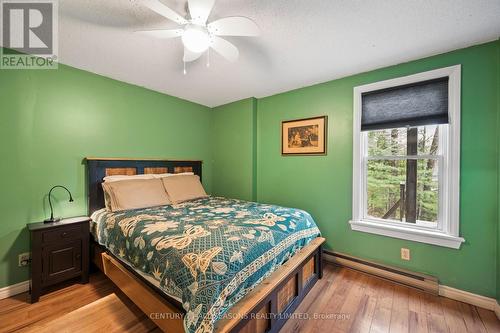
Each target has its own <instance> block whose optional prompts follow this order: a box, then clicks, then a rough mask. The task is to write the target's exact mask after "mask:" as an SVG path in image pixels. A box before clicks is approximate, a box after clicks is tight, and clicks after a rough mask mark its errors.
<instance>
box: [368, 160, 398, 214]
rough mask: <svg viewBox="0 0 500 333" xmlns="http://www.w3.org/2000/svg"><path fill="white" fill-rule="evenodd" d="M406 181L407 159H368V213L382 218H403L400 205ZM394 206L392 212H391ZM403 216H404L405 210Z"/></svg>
mask: <svg viewBox="0 0 500 333" xmlns="http://www.w3.org/2000/svg"><path fill="white" fill-rule="evenodd" d="M405 182H406V160H370V161H368V181H367V192H368V197H367V199H368V205H367V210H368V215H369V216H372V217H377V218H381V219H391V220H401V218H402V216H401V211H400V209H399V208H397V207H396V206H398V203H400V202H399V199H400V197H401V190H403V191H404V186H405ZM391 208H392V213H390V211H391ZM402 213H403V218H404V211H403V212H402Z"/></svg>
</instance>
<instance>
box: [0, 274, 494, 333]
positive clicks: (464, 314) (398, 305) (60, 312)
mask: <svg viewBox="0 0 500 333" xmlns="http://www.w3.org/2000/svg"><path fill="white" fill-rule="evenodd" d="M27 300H28V295H27V294H26V293H24V294H20V295H17V296H15V297H12V298H8V299H4V300H0V332H47V333H48V332H71V333H78V332H104V331H105V332H106V333H111V332H134V333H141V332H159V330H158V329H157V328H156V327H155V325H154V324H153V323H152V322H151V321H150V320H149V319H148V318H147V316H146V315H144V314H143V313H142V312H141V311H140V310H139V309H138V308H137V307H136V306H135V305H134V304H133V303H131V302H130V301H129V300H128V299H127V298H126V297H125V296H124V295H123V294H122V293H121V292H120V291H119V290H117V288H116V287H115V286H114V285H113V283H112V282H111V281H109V280H108V279H107V278H106V277H105V276H104V275H103V274H101V273H97V274H93V275H91V278H90V283H88V284H86V285H79V284H75V285H69V286H66V287H65V288H63V289H59V290H57V291H54V292H51V293H49V294H47V295H44V296H42V297H41V299H40V302H38V303H36V304H33V305H31V304H29V303H28V302H27ZM295 313H296V317H295V318H290V319H289V320H288V322H287V323H286V324H285V326H284V327H283V329H282V330H281V332H314V333H319V332H397V333H399V332H450V333H458V332H474V333H476V332H500V321H498V320H497V318H496V316H495V314H494V313H493V312H492V311H487V310H484V309H481V308H476V307H474V306H471V305H468V304H465V303H461V302H456V301H452V300H449V299H446V298H443V297H437V296H432V295H428V294H425V293H422V292H419V291H416V290H413V289H410V288H406V287H402V286H399V285H396V284H393V283H390V282H387V281H384V280H380V279H377V278H374V277H371V276H369V275H365V274H362V273H359V272H356V271H353V270H349V269H345V268H339V267H336V266H332V265H325V269H324V276H323V279H321V280H320V281H318V283H317V284H316V285H315V286H314V288H313V289H312V290H311V292H310V293H309V294H308V295H307V297H306V298H305V299H304V300H303V301H302V304H301V305H300V306H299V307H298V308H297V310H296V311H295Z"/></svg>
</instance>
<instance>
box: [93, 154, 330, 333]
mask: <svg viewBox="0 0 500 333" xmlns="http://www.w3.org/2000/svg"><path fill="white" fill-rule="evenodd" d="M87 165H88V171H89V207H90V213H91V216H92V221H93V222H92V225H91V230H92V234H93V238H94V240H95V244H94V246H93V248H94V254H93V258H94V262H95V264H96V265H97V266H98V267H100V268H101V269H102V270H103V271H104V273H105V274H106V275H107V276H108V277H109V278H110V279H111V280H112V281H113V282H114V283H115V284H116V285H117V286H118V287H119V288H121V289H122V290H123V291H124V293H125V294H126V295H127V296H128V297H130V298H131V299H132V301H134V302H135V303H136V304H137V305H138V307H139V308H141V310H143V311H144V312H145V313H146V314H147V315H148V316H149V317H150V318H151V319H152V320H153V321H154V322H155V323H156V324H157V325H158V326H159V327H160V328H161V329H162V330H164V331H167V332H186V333H188V332H189V333H191V332H214V331H215V332H241V331H244V332H245V331H246V332H257V333H261V332H262V333H263V332H276V331H278V330H279V329H280V328H281V327H282V325H283V324H284V322H285V321H286V318H288V316H287V314H289V313H291V312H293V310H295V308H296V307H297V305H298V304H299V303H300V301H301V300H302V299H303V297H304V296H305V295H306V294H307V292H308V291H309V290H310V288H311V287H312V286H313V285H314V283H315V282H316V281H317V279H318V278H321V270H322V268H321V245H322V243H323V242H324V239H323V238H321V237H320V233H319V230H318V228H317V226H316V224H315V223H314V221H313V219H312V218H311V216H310V215H309V214H308V213H307V212H305V211H302V210H298V209H292V208H284V207H280V206H273V205H264V204H258V203H253V202H246V201H241V200H236V199H227V198H221V197H206V198H199V199H194V200H190V201H187V202H183V203H179V204H173V205H165V206H160V207H152V208H143V209H134V210H127V211H122V212H114V213H113V212H110V211H108V210H106V209H104V199H103V193H102V188H101V183H102V179H103V178H104V176H109V175H134V174H147V173H153V174H154V173H156V174H160V173H166V172H171V173H181V172H193V173H194V174H196V175H198V176H200V178H201V171H202V168H201V166H202V162H201V161H172V160H129V159H91V158H88V159H87Z"/></svg>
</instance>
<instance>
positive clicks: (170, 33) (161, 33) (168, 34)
mask: <svg viewBox="0 0 500 333" xmlns="http://www.w3.org/2000/svg"><path fill="white" fill-rule="evenodd" d="M136 32H137V33H140V34H144V35H148V36H153V37H156V38H165V39H167V38H176V37H181V36H182V33H183V32H184V30H182V29H174V30H141V31H136Z"/></svg>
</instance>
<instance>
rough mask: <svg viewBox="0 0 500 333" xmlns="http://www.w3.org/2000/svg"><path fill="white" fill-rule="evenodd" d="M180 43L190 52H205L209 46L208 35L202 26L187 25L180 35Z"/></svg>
mask: <svg viewBox="0 0 500 333" xmlns="http://www.w3.org/2000/svg"><path fill="white" fill-rule="evenodd" d="M182 43H183V44H184V46H185V47H186V48H187V49H188V50H189V51H191V52H195V53H201V52H205V51H206V50H207V49H208V47H209V46H210V35H209V34H208V31H207V29H206V28H204V27H202V26H197V25H188V26H187V27H186V29H185V30H184V34H183V35H182Z"/></svg>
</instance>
